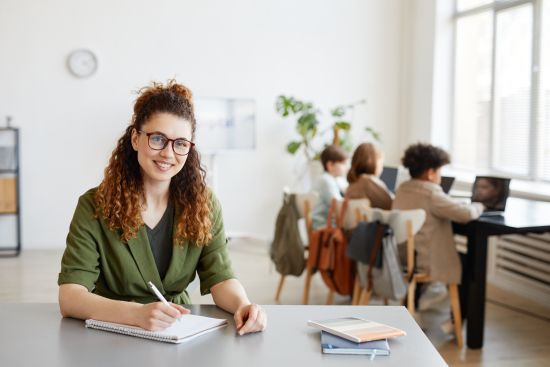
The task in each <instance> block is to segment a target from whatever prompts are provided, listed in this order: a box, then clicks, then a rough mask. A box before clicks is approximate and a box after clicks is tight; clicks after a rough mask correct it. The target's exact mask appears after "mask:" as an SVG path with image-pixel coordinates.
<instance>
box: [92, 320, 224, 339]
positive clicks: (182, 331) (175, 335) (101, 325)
mask: <svg viewBox="0 0 550 367" xmlns="http://www.w3.org/2000/svg"><path fill="white" fill-rule="evenodd" d="M225 325H227V320H225V319H214V318H211V317H204V316H197V315H191V314H187V315H183V316H182V317H181V319H180V321H178V322H175V323H174V324H173V325H171V326H170V327H168V328H166V329H164V330H162V331H149V330H145V329H142V328H140V327H137V326H130V325H123V324H117V323H114V322H107V321H99V320H93V319H88V320H86V327H87V328H92V329H99V330H105V331H111V332H113V333H119V334H124V335H130V336H137V337H139V338H145V339H152V340H157V341H161V342H167V343H183V342H186V341H188V340H191V339H193V338H195V337H197V336H200V335H203V334H206V333H209V332H211V331H214V330H216V329H219V328H221V327H224V326H225Z"/></svg>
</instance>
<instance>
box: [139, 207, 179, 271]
mask: <svg viewBox="0 0 550 367" xmlns="http://www.w3.org/2000/svg"><path fill="white" fill-rule="evenodd" d="M174 209H175V207H174V203H173V202H172V201H169V202H168V206H167V207H166V210H165V211H164V214H163V215H162V218H160V221H159V222H158V224H157V225H156V227H155V228H153V229H151V228H149V226H147V225H145V228H146V229H147V237H148V238H149V245H150V246H151V251H152V252H153V257H154V258H155V264H157V270H158V272H159V275H160V278H161V279H164V276H165V275H166V272H167V271H168V267H169V266H170V260H171V259H172V246H173V241H172V240H173V236H172V229H173V226H174V214H175V210H174Z"/></svg>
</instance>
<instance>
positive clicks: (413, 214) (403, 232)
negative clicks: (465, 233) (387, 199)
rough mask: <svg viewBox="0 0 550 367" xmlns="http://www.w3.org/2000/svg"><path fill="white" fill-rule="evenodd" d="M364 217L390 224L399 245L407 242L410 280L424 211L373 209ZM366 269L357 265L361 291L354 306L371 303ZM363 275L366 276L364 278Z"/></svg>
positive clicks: (406, 275) (355, 299) (406, 276)
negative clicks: (417, 234) (416, 238)
mask: <svg viewBox="0 0 550 367" xmlns="http://www.w3.org/2000/svg"><path fill="white" fill-rule="evenodd" d="M362 216H363V217H364V218H368V220H371V221H380V222H381V223H385V224H388V225H389V226H390V227H391V228H392V230H393V233H394V236H395V239H396V242H397V243H402V242H405V241H407V273H406V274H405V278H406V279H408V275H410V273H409V268H410V269H411V271H412V269H414V263H412V265H411V266H409V264H411V262H410V259H412V261H414V235H415V234H416V233H417V232H418V231H419V230H420V228H421V227H422V225H423V224H424V221H425V219H426V213H425V212H424V210H422V209H414V210H382V209H375V208H373V209H367V210H364V211H363V213H362ZM409 248H412V252H410V249H409ZM411 256H412V257H411ZM366 269H368V266H367V265H366V264H361V263H359V264H357V273H358V277H357V278H358V281H359V282H358V283H359V284H358V285H357V287H359V289H360V291H359V295H358V296H357V295H356V296H355V297H354V301H355V303H354V304H361V305H366V304H368V303H369V301H370V297H371V295H372V290H371V289H368V288H367V279H366ZM362 275H365V276H364V277H363V276H362ZM356 283H357V282H356ZM413 300H414V298H413ZM384 303H386V304H387V303H388V301H387V300H385V302H384Z"/></svg>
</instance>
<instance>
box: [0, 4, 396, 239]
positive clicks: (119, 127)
mask: <svg viewBox="0 0 550 367" xmlns="http://www.w3.org/2000/svg"><path fill="white" fill-rule="evenodd" d="M405 3H407V1H404V0H385V1H379V0H369V1H365V0H354V1H351V0H348V1H338V0H330V1H315V0H303V1H293V0H280V1H262V2H260V1H254V0H234V1H221V0H220V1H216V0H204V1H166V0H165V1H156V2H148V1H143V0H140V1H129V0H128V1H105V0H98V1H93V2H90V1H69V0H55V1H54V0H50V1H30V0H2V3H1V10H0V53H1V56H0V81H1V82H0V119H2V118H3V116H5V115H11V116H13V117H14V121H13V124H15V125H17V126H19V127H21V131H22V146H21V156H22V163H21V170H22V177H21V178H22V195H21V198H22V213H23V217H22V219H23V223H22V224H23V236H22V237H23V246H24V248H46V247H63V246H64V242H65V236H66V233H67V230H68V225H69V222H70V219H71V216H72V213H73V210H74V206H75V205H76V202H77V198H78V196H79V195H80V194H81V193H83V192H84V191H85V190H87V189H88V188H90V187H93V186H96V185H97V184H98V183H99V181H100V180H101V177H102V171H103V168H104V167H105V165H106V163H107V159H108V157H109V155H110V151H111V150H112V148H113V147H114V144H115V140H116V139H117V138H118V137H119V135H120V134H121V133H122V131H123V129H124V128H125V126H126V125H127V123H128V121H129V119H130V116H131V108H132V101H133V100H134V98H135V95H134V94H132V93H131V91H133V90H136V89H137V88H139V87H140V86H143V85H145V84H146V83H148V82H149V81H151V80H166V79H168V78H171V77H177V79H178V80H179V81H180V82H183V83H185V84H187V85H188V86H189V87H190V88H191V89H192V90H193V91H194V93H195V95H197V96H218V97H247V98H254V99H255V100H256V103H257V122H258V128H257V134H258V135H257V146H258V148H257V150H256V151H254V152H234V153H228V154H225V155H220V156H219V157H218V159H217V164H218V166H217V173H218V177H217V179H216V182H217V193H218V196H219V197H220V200H221V202H222V205H223V208H224V213H225V221H226V229H227V230H228V231H230V232H244V233H249V234H253V235H258V236H261V237H265V238H268V237H270V236H271V235H272V231H273V225H274V221H275V215H276V211H277V209H278V208H279V205H280V197H281V188H282V187H283V186H284V185H286V184H289V183H291V182H292V169H293V165H294V164H295V157H291V156H289V155H288V154H286V153H285V146H286V143H287V142H288V141H289V140H291V138H293V137H294V131H293V124H292V123H290V122H289V121H284V122H283V121H281V120H280V118H279V117H278V116H277V115H276V113H275V112H274V101H275V98H276V96H277V95H278V94H281V93H285V94H293V95H295V96H296V97H301V98H304V99H307V100H310V101H314V102H315V103H316V104H318V105H319V106H320V107H322V108H328V107H331V106H334V105H337V104H341V103H346V102H350V101H355V100H358V99H361V98H366V99H367V101H368V104H367V106H366V108H364V109H361V110H359V111H358V112H357V114H356V116H355V117H356V118H355V122H356V125H357V126H356V131H355V132H356V138H355V140H356V142H359V141H360V140H361V139H362V138H363V137H364V134H363V133H362V132H361V130H362V126H361V127H360V126H359V125H363V126H364V124H369V125H371V126H373V127H374V128H376V129H378V130H380V131H381V133H382V137H383V140H384V149H385V150H386V157H387V159H388V161H396V160H397V159H398V157H399V154H400V144H399V143H400V141H399V140H400V135H399V121H400V118H402V116H401V115H400V112H399V109H400V106H401V105H402V103H401V101H400V98H402V96H401V92H400V87H401V86H402V81H401V72H402V65H401V58H402V54H401V51H402V32H403V26H402V17H403V16H404V4H405ZM82 47H85V48H90V49H92V50H93V51H94V52H96V54H97V55H98V57H99V63H100V64H99V70H98V72H97V73H96V74H95V75H94V76H93V77H91V78H89V79H84V80H80V79H76V78H74V77H72V76H71V75H70V74H69V73H68V71H67V69H66V66H65V62H66V56H67V55H68V54H69V52H71V51H72V50H73V49H76V48H82ZM0 121H1V120H0ZM0 123H1V122H0ZM6 236H7V232H6V230H5V228H4V227H0V237H2V238H6Z"/></svg>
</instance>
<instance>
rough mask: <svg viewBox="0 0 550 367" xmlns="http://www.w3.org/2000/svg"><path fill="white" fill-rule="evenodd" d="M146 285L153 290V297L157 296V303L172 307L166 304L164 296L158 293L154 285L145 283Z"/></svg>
mask: <svg viewBox="0 0 550 367" xmlns="http://www.w3.org/2000/svg"><path fill="white" fill-rule="evenodd" d="M147 284H149V288H151V289H152V290H153V293H154V294H155V296H157V298H158V299H159V301H161V302H162V303H164V304H165V305H166V306H168V307H172V306H170V304H169V303H168V301H167V300H166V298H164V296H163V295H162V293H160V292H159V290H158V289H157V287H155V285H154V284H153V283H152V282H147ZM178 321H180V319H179V318H178Z"/></svg>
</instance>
